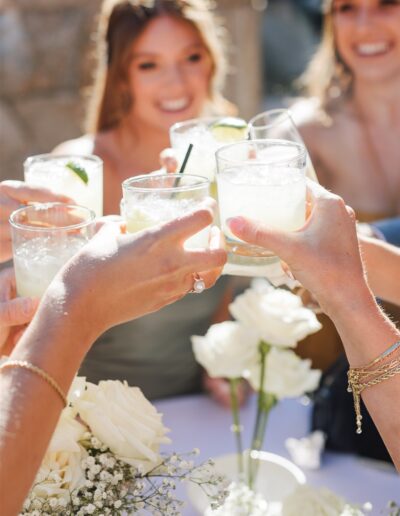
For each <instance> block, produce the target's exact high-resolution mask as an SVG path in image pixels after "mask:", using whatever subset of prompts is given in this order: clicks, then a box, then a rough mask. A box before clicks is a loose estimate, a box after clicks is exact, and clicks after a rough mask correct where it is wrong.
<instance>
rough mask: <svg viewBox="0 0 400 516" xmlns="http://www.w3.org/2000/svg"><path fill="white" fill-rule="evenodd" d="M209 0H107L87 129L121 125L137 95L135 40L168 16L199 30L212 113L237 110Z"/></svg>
mask: <svg viewBox="0 0 400 516" xmlns="http://www.w3.org/2000/svg"><path fill="white" fill-rule="evenodd" d="M211 7H212V5H211V3H210V2H209V1H208V0H105V1H104V2H103V5H102V9H101V12H100V19H99V27H98V32H97V61H98V62H97V70H96V74H95V81H94V85H93V88H92V91H91V96H90V100H89V103H88V106H89V107H88V112H87V117H86V124H85V125H86V130H87V131H88V132H90V133H96V132H99V131H105V130H107V129H111V128H113V127H115V126H117V125H118V124H119V122H120V121H121V119H122V118H123V117H124V116H125V115H126V113H127V112H128V111H129V109H130V107H131V105H132V102H134V100H135V99H132V98H131V97H130V94H129V92H127V90H126V86H125V85H126V79H127V70H128V64H129V54H130V49H131V46H132V43H133V42H134V41H135V39H136V38H137V37H138V36H139V35H140V34H141V33H142V32H143V30H144V29H145V28H146V27H147V25H148V24H149V22H150V21H151V20H154V19H155V18H156V17H158V16H163V15H169V16H173V17H174V18H177V19H180V20H184V21H186V22H189V23H190V24H191V25H192V26H193V27H194V28H195V29H196V30H197V31H198V33H199V35H200V37H201V38H202V40H203V42H204V45H205V46H206V48H207V49H208V52H209V54H210V57H211V61H212V77H211V81H210V87H209V100H210V111H212V112H214V113H216V114H217V113H224V112H227V113H229V112H231V111H232V104H230V103H229V102H228V101H227V100H225V99H224V98H223V96H222V95H221V93H220V92H221V90H222V88H223V85H224V81H225V76H226V72H227V63H226V59H225V57H224V55H225V54H224V39H225V31H224V28H223V27H222V25H221V24H220V23H219V22H218V21H217V20H216V18H215V17H214V16H213V14H212V12H211V10H210V8H211Z"/></svg>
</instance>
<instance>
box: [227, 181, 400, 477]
mask: <svg viewBox="0 0 400 516" xmlns="http://www.w3.org/2000/svg"><path fill="white" fill-rule="evenodd" d="M309 188H310V190H311V193H312V197H313V209H312V212H311V215H310V217H309V219H308V220H307V222H306V224H305V226H304V227H303V228H302V229H301V230H299V231H294V232H292V233H284V232H279V231H273V230H270V229H268V228H267V227H266V226H264V225H263V224H261V223H259V222H257V221H249V220H246V219H244V218H243V217H237V218H234V219H232V220H231V222H230V229H231V230H232V232H233V233H234V234H235V235H236V236H238V237H239V238H241V239H243V240H245V241H247V242H250V243H252V244H256V245H259V246H264V247H266V248H268V249H272V250H273V251H274V252H275V253H276V254H277V255H278V256H279V257H280V258H281V259H282V260H283V261H285V262H286V263H287V264H288V266H289V267H290V269H291V271H292V273H293V274H294V276H295V277H296V279H298V280H299V281H300V282H301V283H302V284H303V285H304V286H305V287H306V288H307V289H308V290H310V291H311V292H312V293H313V294H314V295H315V296H316V298H317V299H318V301H319V303H320V305H321V307H322V309H323V310H324V311H325V312H326V313H327V314H328V315H329V317H330V318H331V319H332V320H333V322H334V324H335V325H336V327H337V330H338V332H339V334H340V336H341V338H342V341H343V344H344V347H345V351H346V354H347V357H348V360H349V363H350V366H351V367H361V366H365V365H366V364H368V363H369V362H370V361H371V360H373V359H375V358H376V357H378V356H379V355H380V354H381V353H383V352H384V351H385V350H387V349H388V348H389V347H390V346H391V345H392V344H393V343H394V342H396V341H398V340H400V332H399V331H398V330H397V329H396V327H395V326H394V324H392V323H391V321H390V320H389V319H388V318H387V317H386V316H385V315H384V314H383V313H382V312H381V310H380V309H379V307H378V305H377V304H376V302H375V299H374V296H373V294H372V292H371V290H370V288H369V286H368V283H367V281H366V277H365V275H364V270H363V266H362V262H361V257H360V253H359V244H358V240H357V234H356V228H355V217H354V213H352V210H351V209H349V208H348V207H347V206H346V205H345V203H344V202H343V200H342V199H341V198H340V197H338V196H335V195H333V194H331V193H329V192H327V191H326V190H325V189H323V188H322V187H321V186H319V185H314V184H309ZM397 356H400V355H399V353H398V354H397ZM362 397H363V399H364V401H365V404H366V406H367V408H368V410H369V412H370V414H371V416H372V418H373V419H374V421H375V424H376V426H377V428H378V430H379V432H380V434H381V436H382V438H383V440H384V441H385V444H386V446H387V448H388V450H389V452H390V454H391V456H392V458H393V461H394V463H395V464H396V466H397V468H398V469H399V470H400V439H399V435H400V405H399V402H398V400H399V399H400V375H399V374H397V375H396V376H394V377H392V378H390V379H388V380H385V381H383V382H381V383H379V384H378V385H375V386H373V387H369V388H367V389H366V390H365V391H363V394H362Z"/></svg>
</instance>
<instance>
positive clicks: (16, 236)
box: [10, 203, 95, 297]
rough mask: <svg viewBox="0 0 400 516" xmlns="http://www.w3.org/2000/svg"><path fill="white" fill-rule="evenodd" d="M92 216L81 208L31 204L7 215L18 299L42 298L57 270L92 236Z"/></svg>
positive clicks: (93, 216) (90, 212)
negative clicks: (25, 297)
mask: <svg viewBox="0 0 400 516" xmlns="http://www.w3.org/2000/svg"><path fill="white" fill-rule="evenodd" d="M94 220H95V214H94V212H93V211H91V210H89V209H88V208H85V207H83V206H75V205H68V204H61V203H46V204H33V205H30V206H25V207H23V208H20V209H19V210H16V211H14V212H13V213H12V214H11V216H10V224H11V236H12V244H13V260H14V270H15V277H16V283H17V294H18V295H19V296H28V297H41V296H42V294H43V293H44V291H45V290H46V289H47V287H48V286H49V284H50V283H51V281H52V279H53V278H54V276H55V275H56V274H57V272H58V271H59V269H61V267H62V266H63V265H64V263H65V262H67V261H68V260H69V259H70V258H71V257H72V256H73V255H74V254H76V253H77V252H78V251H79V249H81V247H82V246H83V245H85V244H86V242H88V241H89V240H90V238H91V237H92V236H93V234H94Z"/></svg>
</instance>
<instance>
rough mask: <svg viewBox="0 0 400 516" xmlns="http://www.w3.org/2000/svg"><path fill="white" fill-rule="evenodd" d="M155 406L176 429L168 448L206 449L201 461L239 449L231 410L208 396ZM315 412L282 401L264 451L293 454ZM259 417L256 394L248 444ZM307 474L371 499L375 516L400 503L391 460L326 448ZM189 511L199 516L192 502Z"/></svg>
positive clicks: (248, 413)
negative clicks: (290, 448) (291, 446)
mask: <svg viewBox="0 0 400 516" xmlns="http://www.w3.org/2000/svg"><path fill="white" fill-rule="evenodd" d="M155 405H156V406H157V408H158V410H159V411H160V412H162V413H163V414H164V424H165V425H166V426H167V427H169V428H170V429H171V433H170V437H171V439H172V441H173V444H172V446H169V447H168V448H169V450H170V451H172V450H174V451H177V452H184V451H190V450H192V449H193V448H200V451H201V454H200V459H201V460H205V459H207V458H210V457H217V456H218V455H223V454H226V453H232V452H234V451H235V447H234V440H233V436H232V434H231V432H230V426H231V423H232V421H231V415H230V411H229V410H227V409H224V408H222V407H220V406H219V405H217V404H216V403H215V402H214V401H212V400H211V399H210V398H208V397H206V396H205V395H196V396H185V397H180V398H173V399H168V400H161V401H157V402H156V403H155ZM310 410H311V407H310V406H305V405H303V404H302V403H301V402H300V400H285V401H283V402H281V403H280V404H278V405H277V406H276V407H275V408H274V409H273V411H272V412H271V415H270V419H269V422H268V426H267V432H266V436H265V441H264V447H263V449H264V450H266V451H270V452H273V453H277V454H279V455H282V456H284V457H287V458H290V457H289V455H288V453H287V451H286V448H285V446H284V442H285V439H286V438H287V437H296V438H300V437H304V436H305V435H307V434H308V432H309V421H310ZM254 417H255V399H254V398H252V399H251V400H250V401H249V402H248V403H247V405H246V406H245V407H244V408H243V409H242V415H241V418H242V424H243V426H244V446H245V447H247V446H248V445H249V444H250V434H251V431H252V428H253V422H254ZM304 473H305V474H306V476H307V482H309V483H310V484H312V485H314V486H325V487H327V488H329V489H331V490H332V491H334V492H335V493H336V494H340V495H342V496H344V497H345V498H346V499H347V500H349V501H351V502H355V503H363V502H366V501H370V502H371V503H372V504H373V506H374V510H373V511H372V513H371V514H372V515H378V514H380V511H381V510H382V509H383V508H384V507H385V506H386V504H387V502H388V501H389V500H393V499H396V500H397V503H400V476H398V475H397V474H396V472H395V470H394V468H392V467H389V466H387V465H386V464H385V465H382V464H381V463H377V462H376V461H370V460H365V459H361V458H358V457H355V456H352V455H344V454H340V453H328V452H326V453H324V456H323V461H322V466H321V469H319V470H318V471H306V470H305V471H304ZM178 495H179V497H180V498H181V499H183V498H185V491H184V489H182V488H178ZM183 514H184V515H185V516H198V515H197V513H196V512H195V510H194V509H193V508H192V507H191V506H190V504H189V505H188V506H187V507H186V508H185V509H184V511H183ZM299 516H303V515H299ZM305 516H306V515H305Z"/></svg>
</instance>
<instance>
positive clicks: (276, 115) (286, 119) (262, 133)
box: [249, 109, 318, 183]
mask: <svg viewBox="0 0 400 516" xmlns="http://www.w3.org/2000/svg"><path fill="white" fill-rule="evenodd" d="M249 135H250V138H251V139H252V140H265V139H267V138H268V139H269V138H271V139H280V140H289V141H291V142H296V143H301V144H302V145H304V147H305V144H304V141H303V138H302V137H301V135H300V133H299V130H298V129H297V127H296V124H295V123H294V120H293V118H292V115H291V113H290V111H289V110H288V109H270V110H268V111H264V113H260V114H259V115H256V116H255V117H253V118H252V119H251V120H250V121H249ZM306 176H307V177H309V178H310V179H312V180H313V181H316V182H317V183H318V178H317V174H316V172H315V169H314V165H313V164H312V161H311V158H310V155H309V153H308V152H307V168H306Z"/></svg>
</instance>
